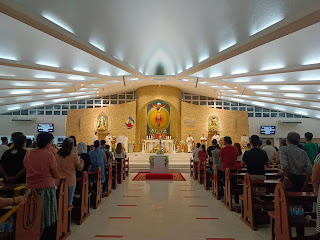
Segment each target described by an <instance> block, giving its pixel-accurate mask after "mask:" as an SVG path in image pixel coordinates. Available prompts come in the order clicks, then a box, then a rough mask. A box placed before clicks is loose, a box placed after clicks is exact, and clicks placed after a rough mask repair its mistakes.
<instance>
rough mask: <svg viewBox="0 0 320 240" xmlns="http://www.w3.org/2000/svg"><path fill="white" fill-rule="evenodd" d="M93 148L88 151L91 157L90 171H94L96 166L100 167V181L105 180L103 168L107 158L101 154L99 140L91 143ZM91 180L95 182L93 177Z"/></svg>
mask: <svg viewBox="0 0 320 240" xmlns="http://www.w3.org/2000/svg"><path fill="white" fill-rule="evenodd" d="M93 146H94V149H93V150H92V151H90V153H89V155H90V159H91V171H92V172H96V171H97V170H98V167H100V168H101V183H102V184H103V183H104V182H105V169H104V164H105V163H107V160H106V159H107V158H105V155H104V154H103V151H101V149H100V142H99V141H98V140H96V141H95V142H94V144H93ZM91 181H92V182H96V179H95V178H92V179H91Z"/></svg>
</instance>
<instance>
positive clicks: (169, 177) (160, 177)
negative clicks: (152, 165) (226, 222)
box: [132, 172, 186, 181]
mask: <svg viewBox="0 0 320 240" xmlns="http://www.w3.org/2000/svg"><path fill="white" fill-rule="evenodd" d="M150 180H156V181H186V179H185V178H184V177H183V176H182V174H181V173H168V174H152V173H148V172H139V173H138V174H137V175H136V176H135V177H134V178H133V179H132V181H150Z"/></svg>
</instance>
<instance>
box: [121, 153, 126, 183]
mask: <svg viewBox="0 0 320 240" xmlns="http://www.w3.org/2000/svg"><path fill="white" fill-rule="evenodd" d="M122 175H123V176H122V179H123V181H124V180H126V176H127V175H126V159H125V158H123V160H122Z"/></svg>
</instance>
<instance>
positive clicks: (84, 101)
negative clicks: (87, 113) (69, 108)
mask: <svg viewBox="0 0 320 240" xmlns="http://www.w3.org/2000/svg"><path fill="white" fill-rule="evenodd" d="M78 104H86V100H79V101H78Z"/></svg>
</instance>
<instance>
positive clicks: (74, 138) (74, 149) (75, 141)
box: [69, 135, 78, 154]
mask: <svg viewBox="0 0 320 240" xmlns="http://www.w3.org/2000/svg"><path fill="white" fill-rule="evenodd" d="M69 138H71V139H72V140H73V148H72V151H73V152H74V153H75V154H78V153H77V139H76V137H75V136H73V135H71V136H70V137H69Z"/></svg>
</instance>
